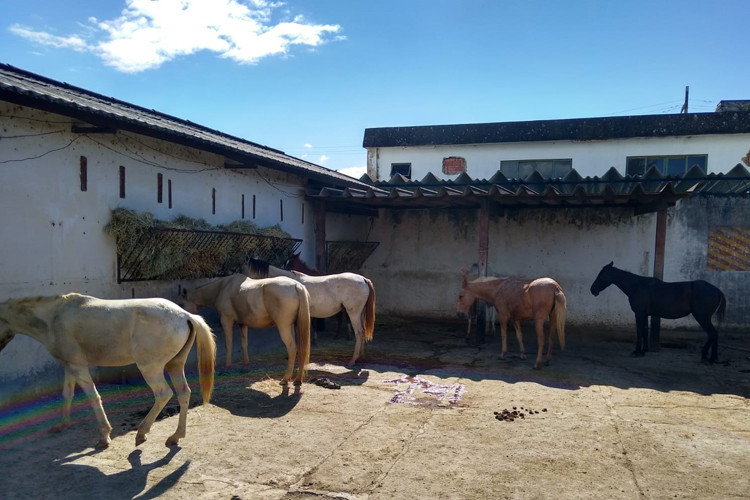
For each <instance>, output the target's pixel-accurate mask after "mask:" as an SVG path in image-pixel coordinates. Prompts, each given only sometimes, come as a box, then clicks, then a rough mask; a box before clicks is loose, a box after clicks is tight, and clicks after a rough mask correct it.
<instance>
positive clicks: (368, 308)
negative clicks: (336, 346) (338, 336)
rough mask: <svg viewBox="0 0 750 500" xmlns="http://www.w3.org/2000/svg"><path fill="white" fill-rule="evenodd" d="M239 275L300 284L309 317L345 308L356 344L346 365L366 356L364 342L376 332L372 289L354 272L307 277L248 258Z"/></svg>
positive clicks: (328, 313)
mask: <svg viewBox="0 0 750 500" xmlns="http://www.w3.org/2000/svg"><path fill="white" fill-rule="evenodd" d="M242 273H243V274H246V275H247V276H250V277H251V278H263V277H266V276H286V277H288V278H292V279H294V280H296V281H298V282H300V283H302V284H303V285H304V286H305V288H307V291H308V292H310V316H312V317H313V318H330V317H331V316H334V315H335V314H337V313H338V312H339V311H341V310H342V309H344V310H345V311H346V314H347V315H348V316H349V321H351V323H352V328H353V329H354V335H355V337H356V342H355V345H354V353H353V354H352V358H351V360H350V361H349V363H348V364H349V365H353V364H354V363H356V362H357V359H358V358H359V357H360V356H363V355H364V353H365V342H369V341H370V340H372V333H373V330H374V329H375V287H374V286H373V285H372V281H370V280H369V279H367V278H365V277H364V276H360V275H359V274H354V273H340V274H328V275H323V276H309V275H307V274H304V273H300V272H297V271H287V270H284V269H280V268H278V267H274V266H271V265H269V264H268V263H267V262H264V261H260V260H256V259H248V261H247V263H246V264H244V265H243V266H242Z"/></svg>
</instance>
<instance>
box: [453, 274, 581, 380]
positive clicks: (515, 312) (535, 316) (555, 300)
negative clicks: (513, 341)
mask: <svg viewBox="0 0 750 500" xmlns="http://www.w3.org/2000/svg"><path fill="white" fill-rule="evenodd" d="M466 273H467V270H466V269H462V270H461V275H462V278H463V281H462V283H461V292H460V293H459V296H458V303H457V304H456V311H457V312H458V313H459V314H466V313H467V312H468V311H469V308H470V307H471V306H472V304H474V302H475V301H476V300H477V299H479V300H483V301H485V302H487V303H489V304H492V305H494V306H495V309H496V310H497V318H498V321H499V322H500V336H501V339H502V352H501V354H500V359H505V354H506V352H507V351H508V344H507V332H508V321H513V324H514V326H515V329H516V338H517V339H518V345H519V348H520V351H521V359H526V353H525V351H524V347H523V336H522V333H521V321H524V320H534V325H535V327H536V337H537V356H536V361H535V362H534V369H536V370H538V369H539V368H540V367H541V364H542V353H543V351H544V322H545V320H546V319H547V317H549V320H550V326H549V342H548V346H547V359H546V361H545V363H544V364H545V365H549V362H550V359H551V358H552V344H553V343H554V340H555V332H556V331H557V332H559V341H560V348H561V349H564V348H565V309H566V300H565V294H564V293H563V290H562V287H561V286H560V285H559V284H558V283H557V282H556V281H555V280H553V279H552V278H537V279H535V280H526V279H522V278H515V277H509V278H494V279H492V278H482V279H480V280H474V281H471V282H467V280H466Z"/></svg>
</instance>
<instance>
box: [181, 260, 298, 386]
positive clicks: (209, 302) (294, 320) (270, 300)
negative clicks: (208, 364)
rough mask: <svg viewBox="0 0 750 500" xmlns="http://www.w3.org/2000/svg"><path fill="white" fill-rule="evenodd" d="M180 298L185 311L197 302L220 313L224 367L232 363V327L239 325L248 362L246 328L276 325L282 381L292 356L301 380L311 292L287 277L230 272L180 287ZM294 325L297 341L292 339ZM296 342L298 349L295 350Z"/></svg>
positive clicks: (288, 375)
mask: <svg viewBox="0 0 750 500" xmlns="http://www.w3.org/2000/svg"><path fill="white" fill-rule="evenodd" d="M182 299H183V301H184V306H185V308H186V309H187V310H188V311H191V312H196V311H197V310H198V306H206V307H212V308H214V309H216V310H217V311H218V312H219V315H220V316H221V326H222V328H223V329H224V337H225V339H226V348H227V357H226V367H227V368H229V367H230V366H231V365H232V329H233V328H234V324H235V323H238V324H239V325H240V332H241V334H242V336H241V337H240V340H241V342H242V354H243V356H244V362H245V366H246V367H247V366H249V364H250V357H249V356H248V353H247V328H248V327H250V328H268V327H271V326H273V325H276V328H277V329H278V330H279V335H280V336H281V340H282V341H283V342H284V345H285V346H286V351H287V367H286V372H285V373H284V378H283V379H282V380H281V383H282V384H286V383H287V382H289V380H290V379H291V378H292V372H293V371H294V360H295V359H297V358H298V362H297V377H296V379H295V381H294V383H295V384H296V385H299V384H301V383H302V379H303V378H304V376H305V370H306V367H307V363H308V362H309V361H310V295H309V294H308V293H307V290H306V289H305V287H304V286H302V285H300V284H299V283H298V282H296V281H295V280H292V279H289V278H283V277H282V278H268V279H262V280H255V279H250V278H248V277H247V276H245V275H243V274H233V275H231V276H227V277H225V278H219V279H216V280H213V281H211V282H209V283H207V284H205V285H202V286H199V287H197V288H194V289H192V290H187V289H185V290H183V292H182ZM294 326H296V327H297V337H298V338H297V341H296V342H295V340H294ZM297 343H299V352H298V350H297Z"/></svg>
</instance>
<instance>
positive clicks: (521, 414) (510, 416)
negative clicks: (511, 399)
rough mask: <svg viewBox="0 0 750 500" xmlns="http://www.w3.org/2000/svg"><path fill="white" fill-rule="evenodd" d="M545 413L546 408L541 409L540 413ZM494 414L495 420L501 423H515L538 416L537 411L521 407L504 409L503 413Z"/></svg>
mask: <svg viewBox="0 0 750 500" xmlns="http://www.w3.org/2000/svg"><path fill="white" fill-rule="evenodd" d="M546 412H547V408H542V413H546ZM494 413H495V418H496V419H497V420H500V421H502V422H515V421H516V420H517V419H521V420H523V419H525V418H526V417H527V416H531V415H538V414H539V411H538V410H534V409H532V408H524V407H523V406H522V407H520V408H517V407H515V406H514V407H513V409H512V410H508V409H507V408H505V409H503V411H496V412H494Z"/></svg>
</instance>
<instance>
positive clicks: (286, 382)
mask: <svg viewBox="0 0 750 500" xmlns="http://www.w3.org/2000/svg"><path fill="white" fill-rule="evenodd" d="M279 385H284V386H286V385H289V381H288V380H282V381H281V382H279Z"/></svg>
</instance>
